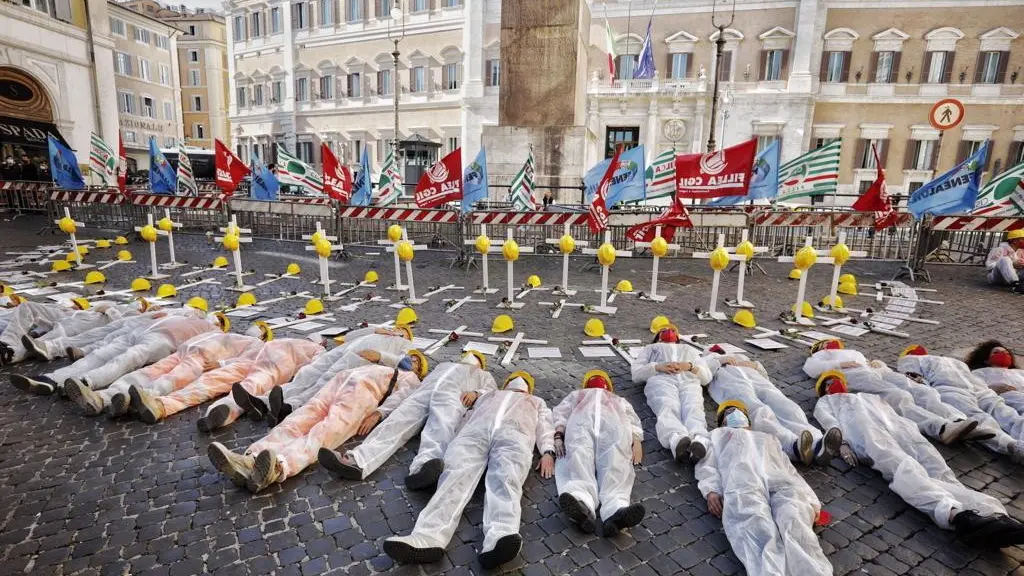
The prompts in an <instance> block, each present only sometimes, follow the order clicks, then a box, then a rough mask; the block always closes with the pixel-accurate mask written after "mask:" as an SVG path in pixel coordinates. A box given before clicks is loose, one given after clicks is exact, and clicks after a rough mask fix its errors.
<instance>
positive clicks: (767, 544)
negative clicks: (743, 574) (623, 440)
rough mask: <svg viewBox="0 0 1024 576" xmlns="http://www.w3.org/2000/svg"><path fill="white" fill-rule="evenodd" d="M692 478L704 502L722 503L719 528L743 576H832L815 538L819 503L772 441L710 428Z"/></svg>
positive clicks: (741, 431)
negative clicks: (715, 498) (717, 500)
mask: <svg viewBox="0 0 1024 576" xmlns="http://www.w3.org/2000/svg"><path fill="white" fill-rule="evenodd" d="M844 432H845V430H844ZM694 475H695V476H696V478H697V488H698V489H699V490H700V493H701V494H703V495H704V498H707V497H708V494H710V493H712V492H715V493H717V494H718V495H720V496H721V497H722V526H723V528H725V535H726V537H727V538H728V539H729V544H731V545H732V550H733V552H734V553H735V554H736V557H737V558H739V559H740V561H741V562H743V566H744V567H745V568H746V570H747V574H749V575H750V576H796V575H798V574H799V575H800V576H812V575H822V576H825V575H831V574H832V565H831V564H830V563H829V561H828V558H826V557H825V553H824V552H822V550H821V543H820V542H819V541H818V537H817V536H816V535H815V534H814V520H815V519H816V518H817V517H818V513H819V512H820V511H821V502H820V501H819V500H818V497H817V495H815V493H814V490H812V489H811V487H810V486H808V485H807V482H806V481H805V480H804V479H803V477H802V476H800V474H799V473H797V471H796V468H794V467H793V463H792V462H790V460H789V458H788V457H787V456H786V454H785V453H784V452H783V451H782V446H781V445H780V444H779V441H778V440H777V439H776V438H775V437H774V436H772V435H769V434H765V433H763V432H757V431H754V430H750V429H747V428H715V429H714V430H712V431H711V445H710V446H708V452H707V456H705V457H704V458H702V459H701V460H700V462H698V463H697V465H696V467H695V468H694Z"/></svg>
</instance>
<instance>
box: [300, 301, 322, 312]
mask: <svg viewBox="0 0 1024 576" xmlns="http://www.w3.org/2000/svg"><path fill="white" fill-rule="evenodd" d="M302 311H303V312H305V313H306V316H312V315H314V314H320V313H322V312H323V311H324V303H323V302H321V301H320V299H319V298H311V299H309V300H307V301H306V306H305V307H304V308H303V309H302Z"/></svg>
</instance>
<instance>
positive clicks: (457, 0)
mask: <svg viewBox="0 0 1024 576" xmlns="http://www.w3.org/2000/svg"><path fill="white" fill-rule="evenodd" d="M461 5H462V0H441V6H442V7H444V8H458V7H459V6H461Z"/></svg>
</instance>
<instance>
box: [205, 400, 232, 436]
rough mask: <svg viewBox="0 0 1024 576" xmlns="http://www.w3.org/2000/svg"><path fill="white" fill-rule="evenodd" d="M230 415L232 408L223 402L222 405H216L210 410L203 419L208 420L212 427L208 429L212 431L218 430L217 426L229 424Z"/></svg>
mask: <svg viewBox="0 0 1024 576" xmlns="http://www.w3.org/2000/svg"><path fill="white" fill-rule="evenodd" d="M229 416H231V409H230V408H228V407H227V406H225V405H224V404H221V405H220V406H214V407H213V410H210V412H209V413H208V414H207V415H206V416H205V417H203V420H206V424H207V425H208V426H209V427H210V430H208V431H207V432H212V431H213V430H216V429H217V428H220V427H222V426H224V425H225V424H227V422H228V417H229Z"/></svg>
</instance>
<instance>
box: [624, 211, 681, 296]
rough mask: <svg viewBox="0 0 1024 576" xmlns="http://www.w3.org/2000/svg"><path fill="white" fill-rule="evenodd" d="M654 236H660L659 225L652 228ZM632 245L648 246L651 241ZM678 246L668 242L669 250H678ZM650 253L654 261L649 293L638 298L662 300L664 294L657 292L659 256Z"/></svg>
mask: <svg viewBox="0 0 1024 576" xmlns="http://www.w3.org/2000/svg"><path fill="white" fill-rule="evenodd" d="M654 237H655V238H660V237H661V226H655V228H654ZM633 245H634V246H639V247H641V248H650V247H651V242H635V243H634V244H633ZM679 248H680V246H679V244H671V243H670V244H668V249H669V250H679ZM652 255H653V256H654V263H653V264H652V265H651V293H650V294H641V295H640V299H641V300H653V301H655V302H664V301H665V298H666V296H662V295H661V294H658V261H659V260H661V257H660V256H658V255H657V254H652Z"/></svg>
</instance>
